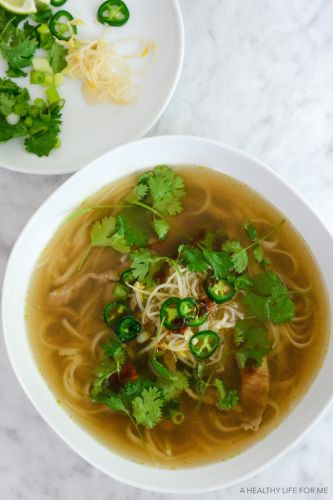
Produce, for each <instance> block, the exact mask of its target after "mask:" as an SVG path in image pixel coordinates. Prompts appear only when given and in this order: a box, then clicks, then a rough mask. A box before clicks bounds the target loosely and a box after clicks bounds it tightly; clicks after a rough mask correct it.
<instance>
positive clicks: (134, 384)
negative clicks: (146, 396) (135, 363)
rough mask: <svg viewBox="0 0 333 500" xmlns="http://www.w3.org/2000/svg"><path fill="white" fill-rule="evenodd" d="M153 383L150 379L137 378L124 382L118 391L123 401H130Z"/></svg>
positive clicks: (152, 385) (153, 385)
mask: <svg viewBox="0 0 333 500" xmlns="http://www.w3.org/2000/svg"><path fill="white" fill-rule="evenodd" d="M155 385H156V384H154V383H153V382H151V381H150V380H146V379H143V378H138V379H137V380H130V381H129V382H126V384H125V385H124V387H123V388H122V389H121V391H120V393H121V396H122V398H123V399H124V400H125V401H127V402H131V401H132V400H133V399H134V398H135V397H137V396H140V395H141V393H142V391H143V390H144V389H149V388H150V387H155Z"/></svg>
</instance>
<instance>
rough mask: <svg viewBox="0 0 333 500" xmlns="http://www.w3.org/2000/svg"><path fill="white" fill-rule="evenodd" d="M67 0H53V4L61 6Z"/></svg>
mask: <svg viewBox="0 0 333 500" xmlns="http://www.w3.org/2000/svg"><path fill="white" fill-rule="evenodd" d="M66 2H67V0H51V5H53V7H61V6H62V5H64V3H66Z"/></svg>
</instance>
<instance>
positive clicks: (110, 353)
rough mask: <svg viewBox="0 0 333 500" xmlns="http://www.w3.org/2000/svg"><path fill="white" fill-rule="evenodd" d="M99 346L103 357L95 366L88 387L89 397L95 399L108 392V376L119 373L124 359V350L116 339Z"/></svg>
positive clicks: (97, 399)
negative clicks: (93, 374)
mask: <svg viewBox="0 0 333 500" xmlns="http://www.w3.org/2000/svg"><path fill="white" fill-rule="evenodd" d="M101 347H102V349H103V351H104V357H103V359H102V360H101V362H100V363H99V365H98V366H97V367H96V370H95V376H94V379H93V381H92V385H91V389H90V397H91V398H92V399H93V400H96V401H100V398H101V396H102V395H105V394H107V395H109V394H110V391H109V389H108V387H107V384H108V381H109V378H110V377H111V376H112V375H113V374H114V373H118V374H119V373H120V369H121V367H122V366H123V364H124V363H125V359H126V351H125V349H124V348H123V347H122V345H121V343H120V342H119V341H118V340H116V341H113V340H109V341H108V342H106V343H105V344H103V345H102V346H101Z"/></svg>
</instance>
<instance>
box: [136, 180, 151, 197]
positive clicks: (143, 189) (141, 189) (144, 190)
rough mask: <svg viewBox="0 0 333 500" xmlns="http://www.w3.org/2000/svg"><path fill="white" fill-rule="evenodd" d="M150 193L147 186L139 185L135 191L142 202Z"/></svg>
mask: <svg viewBox="0 0 333 500" xmlns="http://www.w3.org/2000/svg"><path fill="white" fill-rule="evenodd" d="M148 192H149V188H148V186H147V185H146V184H143V183H139V184H138V185H137V186H136V188H135V190H134V195H135V196H136V198H137V199H138V200H139V201H140V200H143V199H144V198H145V197H146V196H147V194H148Z"/></svg>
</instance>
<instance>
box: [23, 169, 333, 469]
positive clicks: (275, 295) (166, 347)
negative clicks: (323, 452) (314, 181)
mask: <svg viewBox="0 0 333 500" xmlns="http://www.w3.org/2000/svg"><path fill="white" fill-rule="evenodd" d="M84 207H86V208H87V207H88V209H87V210H85V209H84V210H79V211H78V212H77V213H76V214H75V215H76V216H75V217H73V218H71V219H70V220H67V221H66V222H64V224H63V225H62V226H61V227H60V229H59V230H58V231H57V233H56V235H55V236H54V238H53V239H52V241H51V242H50V243H49V245H48V247H47V248H46V249H45V251H44V252H43V254H42V255H41V257H40V260H39V263H38V266H37V268H36V270H35V271H34V274H33V277H32V281H31V287H30V291H29V295H28V301H27V321H28V327H29V333H30V340H31V345H32V349H33V352H34V354H35V356H36V359H37V363H38V366H39V368H40V370H41V372H42V374H43V376H44V377H45V379H46V381H47V383H48V385H49V386H50V388H51V389H52V390H53V391H54V393H55V394H56V397H57V399H58V400H59V402H60V403H61V404H62V405H63V407H64V408H65V409H66V410H67V411H68V412H69V413H70V414H71V415H72V416H73V418H75V419H76V420H77V421H79V422H80V423H81V424H82V425H83V426H84V427H85V428H86V429H87V430H88V431H89V432H91V433H92V434H93V435H94V436H95V437H96V438H98V440H100V441H101V442H102V443H103V444H105V445H106V446H109V447H110V448H112V449H113V450H116V451H117V452H119V453H121V454H122V455H124V456H127V457H129V458H131V459H133V460H136V461H139V462H145V463H150V464H154V465H159V466H163V467H175V466H176V467H181V466H190V465H193V464H198V463H207V462H210V461H214V460H220V459H226V458H228V457H230V456H232V455H234V454H237V453H239V452H241V451H243V450H244V449H245V448H246V447H248V446H249V445H251V444H252V443H254V442H255V441H257V440H258V439H261V438H262V437H263V436H264V435H265V434H267V432H268V431H269V430H271V429H272V428H274V427H275V426H276V425H278V423H279V422H280V421H281V419H283V418H284V417H285V416H286V415H287V413H288V411H290V410H291V409H292V407H293V406H294V405H295V404H296V402H297V401H298V400H299V398H300V397H302V396H303V395H304V393H305V391H306V390H307V389H308V387H309V384H310V383H311V382H312V381H313V379H314V377H315V375H316V373H317V371H318V369H319V366H320V364H321V361H322V359H323V356H324V353H325V348H326V344H327V340H328V332H327V319H328V310H327V302H326V296H325V291H324V287H323V284H322V281H321V277H320V273H319V270H318V268H317V266H316V264H315V262H314V260H313V258H312V256H311V254H310V252H309V250H308V249H307V247H306V245H305V243H304V242H303V240H302V239H301V237H300V236H299V235H298V234H297V233H296V232H295V230H294V229H293V228H292V227H291V226H290V224H289V223H288V222H287V221H284V220H283V217H282V216H281V214H280V213H279V212H277V211H276V210H275V209H274V208H273V207H271V206H270V205H269V204H268V203H267V202H266V201H265V200H264V199H263V198H261V197H260V196H259V195H258V194H257V193H255V192H253V191H252V190H250V189H249V188H248V187H247V186H245V185H243V184H241V183H239V182H238V181H235V180H234V179H232V178H230V177H228V176H226V175H223V174H221V173H218V172H215V171H212V170H209V169H205V168H201V167H182V168H177V169H175V170H171V169H169V168H168V167H158V168H157V169H154V170H151V171H149V173H148V174H143V175H141V177H140V176H138V175H133V176H130V177H126V178H124V179H122V180H120V181H118V182H115V183H113V184H112V185H110V186H107V187H106V188H104V189H103V190H102V191H100V192H99V193H97V194H96V195H94V196H93V197H91V198H90V199H89V200H87V201H85V202H84V203H83V205H82V207H80V209H81V208H84Z"/></svg>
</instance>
